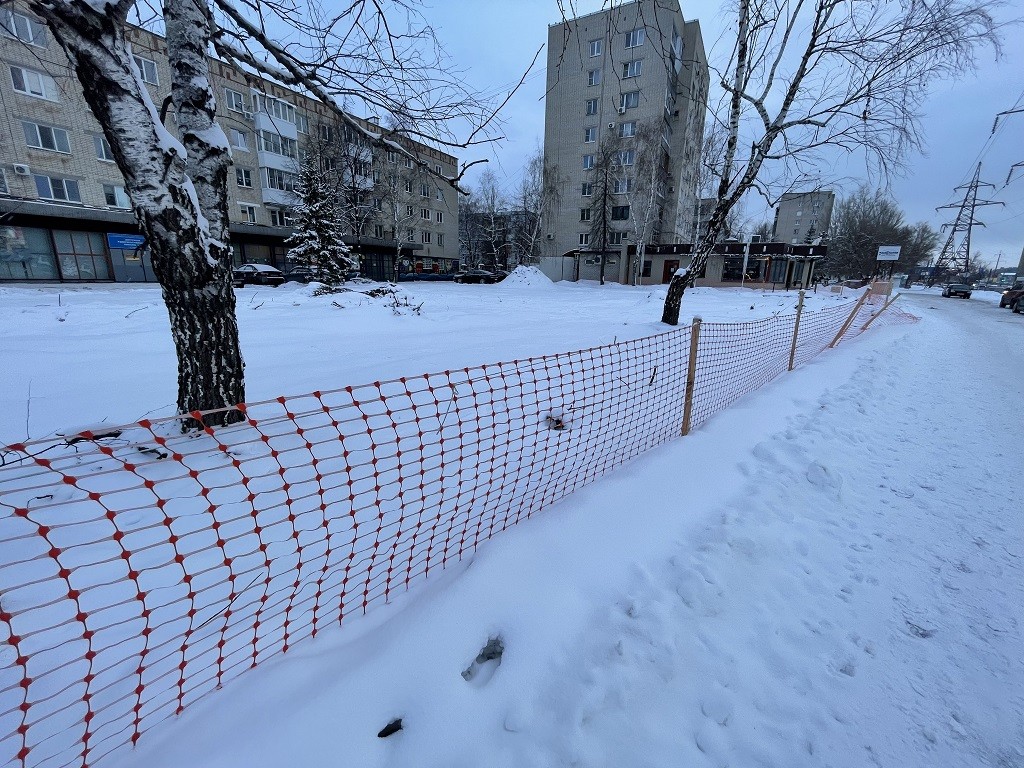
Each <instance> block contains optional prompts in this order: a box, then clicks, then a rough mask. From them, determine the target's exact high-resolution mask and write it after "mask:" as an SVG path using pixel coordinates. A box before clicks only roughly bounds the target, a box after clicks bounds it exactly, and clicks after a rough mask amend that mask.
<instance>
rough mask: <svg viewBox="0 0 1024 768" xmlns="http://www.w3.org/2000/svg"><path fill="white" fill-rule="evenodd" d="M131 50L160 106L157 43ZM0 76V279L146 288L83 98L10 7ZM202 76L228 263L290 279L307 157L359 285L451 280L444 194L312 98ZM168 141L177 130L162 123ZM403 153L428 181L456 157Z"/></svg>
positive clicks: (163, 68)
mask: <svg viewBox="0 0 1024 768" xmlns="http://www.w3.org/2000/svg"><path fill="white" fill-rule="evenodd" d="M128 37H129V40H130V42H131V43H132V47H133V51H134V53H135V60H136V64H137V65H138V68H139V72H140V74H141V76H142V78H143V80H144V81H145V82H146V83H147V85H148V87H149V90H150V96H151V97H152V99H153V102H154V103H155V104H158V105H159V104H161V103H162V101H163V100H164V98H165V97H166V96H167V95H168V94H169V92H170V81H171V75H170V70H169V67H168V63H167V55H166V49H165V45H164V41H163V39H162V38H161V37H159V36H157V35H154V34H152V33H150V32H147V31H145V30H141V29H137V28H132V29H130V30H129V31H128ZM0 68H2V69H3V70H4V71H3V72H2V73H0V131H2V132H3V133H2V135H3V137H4V138H3V140H2V141H0V280H42V281H106V280H115V281H148V280H153V279H154V276H153V271H152V268H151V266H150V264H149V261H148V256H147V253H146V248H145V244H144V239H143V238H142V236H141V235H140V234H139V230H138V229H137V228H136V226H135V218H134V216H133V215H132V213H131V210H130V205H131V204H130V201H129V199H128V196H127V194H126V193H125V189H124V181H123V179H122V177H121V174H120V173H119V171H118V170H117V167H116V165H115V164H114V161H113V156H112V154H111V152H110V147H109V145H108V144H107V142H106V139H104V138H103V135H102V131H101V130H100V126H99V124H98V123H97V122H96V120H95V119H94V118H93V116H92V114H91V113H90V112H89V109H88V107H87V106H86V103H85V100H84V98H83V97H82V92H81V86H80V84H79V83H78V81H77V79H76V78H75V76H74V74H73V73H72V72H71V70H70V68H69V67H68V62H67V59H66V58H65V56H64V54H63V52H62V51H61V49H60V47H59V46H58V45H57V44H56V43H55V42H54V41H53V40H52V39H50V36H49V34H48V30H47V29H46V28H45V26H44V25H43V24H42V23H41V22H40V21H39V20H37V19H35V18H34V17H33V16H32V15H31V13H30V12H28V11H27V10H24V9H21V8H19V7H17V6H11V5H7V6H5V7H4V8H3V9H0ZM211 68H212V77H213V83H214V86H215V89H216V95H217V119H218V122H219V123H220V125H221V127H222V128H223V129H224V132H225V134H226V135H227V137H228V141H229V143H230V145H231V151H232V158H233V161H234V168H233V169H232V170H231V172H230V178H229V190H228V196H229V207H230V211H229V214H230V219H231V224H230V231H231V241H232V247H233V249H234V260H235V263H247V262H259V263H265V264H271V265H273V266H276V267H278V268H282V269H287V268H288V267H289V266H290V264H289V263H288V259H287V250H288V246H286V245H285V242H284V241H285V238H287V237H288V236H289V235H290V234H291V232H292V225H293V214H292V208H293V206H294V205H296V204H297V203H298V201H299V198H298V196H297V195H296V193H295V182H296V177H297V174H298V169H299V164H300V162H301V161H302V159H303V158H306V157H309V156H313V157H314V158H315V159H316V161H317V162H318V163H320V165H321V167H322V168H323V170H324V173H325V175H326V176H327V177H328V178H329V179H331V180H332V183H333V185H334V187H335V189H336V190H337V194H338V199H339V210H340V211H341V213H342V219H343V221H344V224H345V228H346V235H345V240H346V241H347V242H348V243H349V244H350V245H351V246H352V248H353V250H354V251H355V252H356V253H357V254H358V255H359V257H360V260H361V263H362V269H363V274H365V275H366V276H368V277H373V278H377V279H392V278H394V277H395V275H396V274H397V272H398V271H399V270H401V271H441V272H453V271H455V270H456V269H457V268H458V248H459V244H458V202H457V194H456V192H455V190H453V189H452V188H451V186H450V185H448V184H446V183H444V182H443V181H439V180H438V179H437V178H436V177H435V176H433V175H432V174H431V173H429V172H425V171H424V170H423V169H422V168H421V167H420V166H418V165H417V164H416V163H414V162H413V161H412V160H410V159H408V158H405V157H403V156H402V155H401V153H399V152H394V151H382V150H379V149H377V148H375V147H371V146H369V145H368V144H367V143H366V142H365V141H364V140H362V139H361V138H360V137H359V135H358V132H356V131H352V130H351V129H348V130H347V129H346V128H345V126H343V125H342V124H341V123H340V122H339V121H338V120H337V119H336V117H335V116H334V114H333V113H332V112H331V111H329V110H328V109H327V108H326V107H325V106H324V105H323V104H321V103H319V102H317V101H315V100H313V99H309V98H307V97H306V96H304V95H302V94H300V93H297V92H295V91H293V90H290V89H288V88H284V87H282V86H280V85H277V84H276V83H272V82H268V81H266V80H264V79H262V78H259V77H257V76H254V75H252V74H251V73H248V72H245V71H242V70H240V69H238V68H236V67H233V66H230V65H228V64H225V63H224V62H221V61H218V60H212V61H211ZM354 119H356V120H357V122H358V123H359V124H360V125H361V126H362V127H365V128H369V129H371V130H374V131H379V130H380V127H379V126H377V125H376V124H375V123H373V122H369V121H365V120H361V119H359V118H354ZM167 128H168V130H170V131H172V132H174V131H175V127H174V123H173V118H172V117H169V118H168V121H167ZM400 140H401V141H403V146H404V147H405V148H406V149H408V150H410V151H411V152H412V153H413V154H414V155H415V156H416V157H417V158H418V159H420V160H422V161H424V162H426V163H428V164H429V166H430V168H431V169H433V170H434V171H435V172H437V173H440V174H443V175H444V176H449V177H454V176H455V175H456V174H457V160H456V158H455V157H453V156H451V155H448V154H446V153H444V152H440V151H438V150H437V149H435V148H432V147H428V146H425V145H423V144H420V143H417V142H413V141H410V140H405V139H400Z"/></svg>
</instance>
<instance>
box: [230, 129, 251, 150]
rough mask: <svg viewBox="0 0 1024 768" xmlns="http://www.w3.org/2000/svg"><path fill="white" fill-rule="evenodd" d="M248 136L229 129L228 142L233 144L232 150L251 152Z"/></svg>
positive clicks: (243, 132)
mask: <svg viewBox="0 0 1024 768" xmlns="http://www.w3.org/2000/svg"><path fill="white" fill-rule="evenodd" d="M248 137H249V136H248V134H247V133H246V132H245V131H240V130H238V129H237V128H229V129H228V141H229V142H230V144H231V148H232V149H240V150H242V151H243V152H248V151H249V142H248Z"/></svg>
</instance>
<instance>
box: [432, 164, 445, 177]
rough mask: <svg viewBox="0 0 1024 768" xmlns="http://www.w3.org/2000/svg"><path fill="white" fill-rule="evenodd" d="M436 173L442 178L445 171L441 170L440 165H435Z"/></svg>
mask: <svg viewBox="0 0 1024 768" xmlns="http://www.w3.org/2000/svg"><path fill="white" fill-rule="evenodd" d="M434 173H436V174H437V175H438V176H442V175H443V174H444V171H443V170H441V166H440V165H435V166H434Z"/></svg>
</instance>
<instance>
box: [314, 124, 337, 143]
mask: <svg viewBox="0 0 1024 768" xmlns="http://www.w3.org/2000/svg"><path fill="white" fill-rule="evenodd" d="M317 135H318V136H319V137H320V141H322V142H323V143H324V144H330V143H331V141H332V140H333V139H334V131H332V130H331V126H329V125H324V124H323V123H321V124H320V125H318V126H317Z"/></svg>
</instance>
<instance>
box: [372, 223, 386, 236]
mask: <svg viewBox="0 0 1024 768" xmlns="http://www.w3.org/2000/svg"><path fill="white" fill-rule="evenodd" d="M373 236H374V237H376V238H377V239H378V240H383V239H384V225H383V224H374V225H373Z"/></svg>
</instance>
